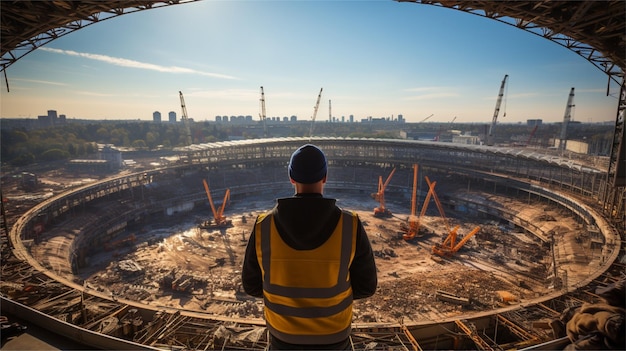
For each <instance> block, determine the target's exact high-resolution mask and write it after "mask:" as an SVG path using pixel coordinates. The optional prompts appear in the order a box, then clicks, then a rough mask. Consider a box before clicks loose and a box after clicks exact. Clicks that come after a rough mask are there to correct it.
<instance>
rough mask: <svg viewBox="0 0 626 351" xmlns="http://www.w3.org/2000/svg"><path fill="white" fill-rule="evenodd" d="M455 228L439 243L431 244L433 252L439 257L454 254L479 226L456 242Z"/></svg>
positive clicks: (476, 231)
mask: <svg viewBox="0 0 626 351" xmlns="http://www.w3.org/2000/svg"><path fill="white" fill-rule="evenodd" d="M457 229H458V228H455V230H453V231H451V232H450V234H448V236H447V237H446V239H445V240H444V241H443V243H441V244H435V245H434V246H433V254H435V255H437V256H441V257H451V256H452V255H454V254H455V253H456V252H457V251H459V249H460V248H461V247H463V245H465V243H466V242H467V241H468V240H469V239H471V238H472V237H473V236H474V235H475V234H476V233H478V231H479V230H480V227H475V228H474V229H473V230H472V231H471V232H469V233H468V234H467V235H465V237H463V239H461V241H459V242H458V243H457V242H456V239H457Z"/></svg>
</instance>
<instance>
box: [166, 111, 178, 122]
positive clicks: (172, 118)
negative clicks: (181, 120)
mask: <svg viewBox="0 0 626 351" xmlns="http://www.w3.org/2000/svg"><path fill="white" fill-rule="evenodd" d="M167 116H168V120H169V121H170V123H176V112H174V111H170V112H169V113H168V114H167Z"/></svg>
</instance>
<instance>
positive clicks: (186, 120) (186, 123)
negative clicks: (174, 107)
mask: <svg viewBox="0 0 626 351" xmlns="http://www.w3.org/2000/svg"><path fill="white" fill-rule="evenodd" d="M178 95H179V97H180V107H181V109H182V116H181V117H180V120H181V121H183V125H184V127H185V134H186V135H185V146H189V145H191V129H190V128H189V116H188V115H187V106H185V98H184V97H183V92H182V91H180V90H179V91H178Z"/></svg>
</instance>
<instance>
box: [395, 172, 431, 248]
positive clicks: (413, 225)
mask: <svg viewBox="0 0 626 351" xmlns="http://www.w3.org/2000/svg"><path fill="white" fill-rule="evenodd" d="M428 194H430V191H429V192H428ZM426 197H427V198H428V199H429V200H430V196H429V195H426ZM425 204H426V200H424V205H425ZM422 210H424V206H422ZM416 211H417V164H414V165H413V196H412V197H411V214H410V215H409V220H408V222H409V225H408V228H406V232H405V233H404V235H402V238H403V239H404V240H411V239H413V238H415V236H416V235H417V233H418V231H419V226H420V220H421V218H419V217H417V216H416ZM421 216H422V215H421V213H420V217H421Z"/></svg>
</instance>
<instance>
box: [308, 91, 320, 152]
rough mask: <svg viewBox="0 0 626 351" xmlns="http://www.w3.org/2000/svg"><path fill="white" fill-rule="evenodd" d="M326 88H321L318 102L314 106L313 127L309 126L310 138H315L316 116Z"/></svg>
mask: <svg viewBox="0 0 626 351" xmlns="http://www.w3.org/2000/svg"><path fill="white" fill-rule="evenodd" d="M323 89H324V88H320V93H319V95H317V102H316V103H315V107H314V108H313V117H311V128H309V140H311V138H313V125H314V124H315V116H317V109H318V108H319V107H320V99H321V98H322V90H323Z"/></svg>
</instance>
